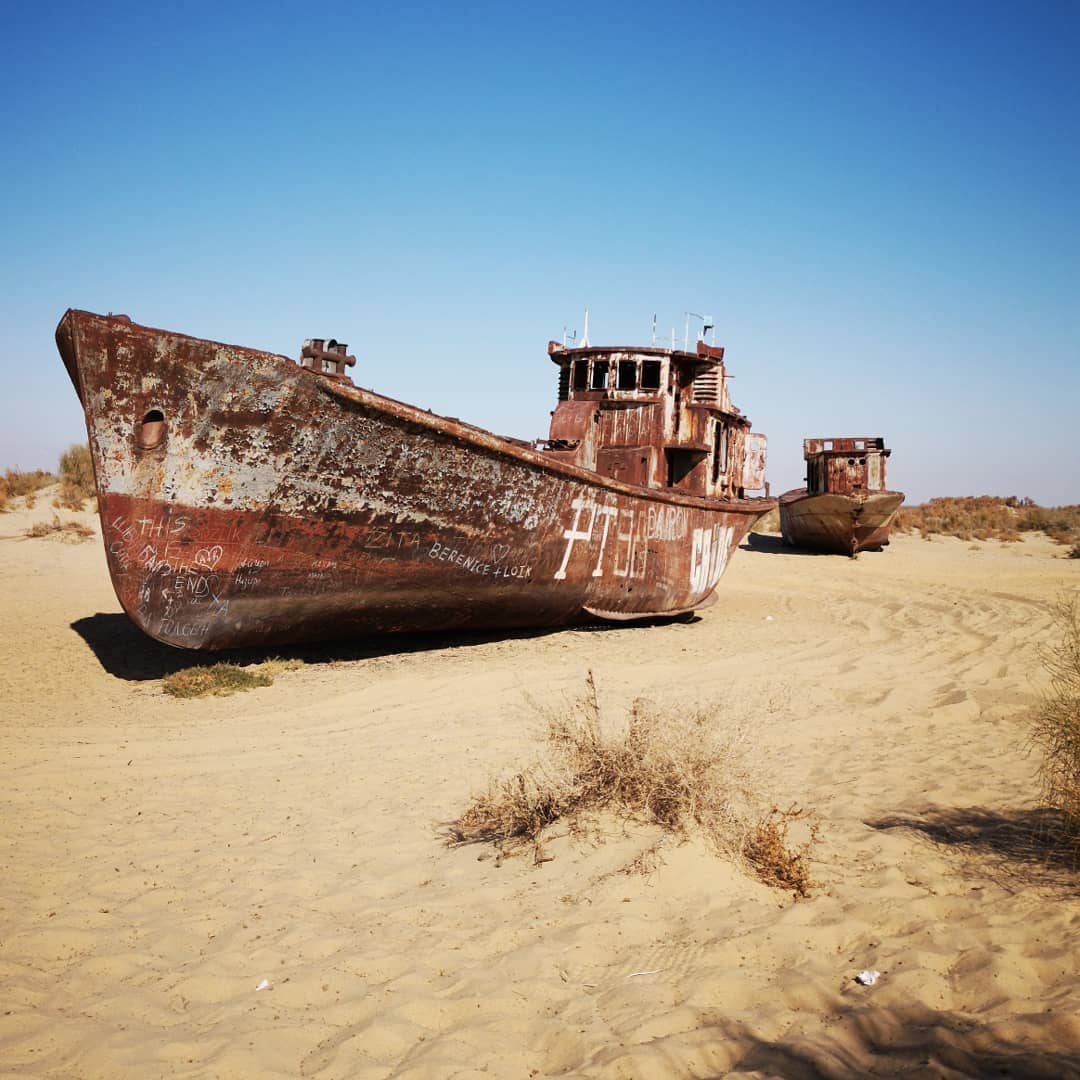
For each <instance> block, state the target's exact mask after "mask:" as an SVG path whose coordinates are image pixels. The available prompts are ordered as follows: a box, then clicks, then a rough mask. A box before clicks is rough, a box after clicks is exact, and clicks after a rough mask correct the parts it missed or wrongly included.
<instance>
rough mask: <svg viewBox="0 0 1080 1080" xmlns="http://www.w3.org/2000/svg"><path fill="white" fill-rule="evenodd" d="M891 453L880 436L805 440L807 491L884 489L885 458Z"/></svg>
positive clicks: (856, 492) (839, 492) (846, 492)
mask: <svg viewBox="0 0 1080 1080" xmlns="http://www.w3.org/2000/svg"><path fill="white" fill-rule="evenodd" d="M891 453H892V451H891V450H887V449H886V448H885V440H884V439H881V438H872V439H869V438H862V439H855V438H852V439H804V440H803V457H804V458H806V491H807V494H808V495H823V494H825V493H826V492H829V493H831V494H834V495H861V494H865V493H866V492H870V491H885V490H886V484H885V459H886V458H887V457H888V456H889V455H890V454H891Z"/></svg>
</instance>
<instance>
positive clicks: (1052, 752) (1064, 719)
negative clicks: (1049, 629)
mask: <svg viewBox="0 0 1080 1080" xmlns="http://www.w3.org/2000/svg"><path fill="white" fill-rule="evenodd" d="M1054 621H1055V624H1056V626H1057V628H1058V631H1059V633H1060V638H1059V639H1058V641H1057V642H1056V643H1055V644H1054V645H1052V646H1050V647H1049V648H1048V649H1046V650H1045V651H1044V653H1043V657H1042V661H1043V666H1044V667H1045V668H1046V671H1047V673H1048V674H1049V676H1050V685H1049V688H1048V689H1047V690H1046V692H1045V693H1044V694H1043V697H1042V700H1041V701H1040V702H1039V704H1038V705H1037V706H1036V708H1035V711H1034V714H1033V718H1032V738H1033V740H1034V742H1035V745H1036V746H1037V747H1038V749H1039V750H1040V751H1041V752H1042V763H1041V765H1040V767H1039V780H1040V781H1041V783H1042V793H1043V800H1044V801H1045V803H1046V805H1048V806H1049V807H1051V808H1052V809H1054V810H1058V811H1060V813H1061V814H1062V815H1063V817H1064V819H1065V823H1066V832H1067V840H1068V843H1069V844H1070V845H1072V846H1074V847H1076V848H1078V849H1080V598H1078V597H1077V595H1076V594H1070V595H1066V596H1063V597H1062V598H1061V599H1060V600H1059V601H1058V603H1057V605H1056V606H1055V609H1054Z"/></svg>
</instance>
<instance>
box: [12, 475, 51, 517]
mask: <svg viewBox="0 0 1080 1080" xmlns="http://www.w3.org/2000/svg"><path fill="white" fill-rule="evenodd" d="M55 483H56V477H55V476H53V474H52V473H50V472H46V471H45V470H44V469H34V470H33V471H31V472H22V471H21V470H19V469H8V470H7V471H6V472H5V473H4V474H3V475H2V476H0V510H6V509H7V507H8V503H9V502H10V501H11V500H12V499H15V498H18V497H19V496H20V495H21V496H22V497H23V498H24V499H25V500H26V505H27V507H31V508H32V507H33V505H34V493H35V492H37V491H40V490H41V489H42V488H43V487H48V486H49V485H50V484H55Z"/></svg>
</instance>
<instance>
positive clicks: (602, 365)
mask: <svg viewBox="0 0 1080 1080" xmlns="http://www.w3.org/2000/svg"><path fill="white" fill-rule="evenodd" d="M607 383H608V364H607V361H606V360H602V361H601V360H594V361H593V366H592V383H591V388H592V389H593V390H606V389H607Z"/></svg>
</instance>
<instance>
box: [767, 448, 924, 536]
mask: <svg viewBox="0 0 1080 1080" xmlns="http://www.w3.org/2000/svg"><path fill="white" fill-rule="evenodd" d="M891 453H892V451H891V450H889V449H886V447H885V440H884V439H882V438H850V439H804V440H803V457H804V458H806V487H803V488H795V489H794V490H793V491H787V492H785V493H784V494H783V495H781V496H780V531H781V533H782V534H783V537H784V543H785V544H789V545H790V546H792V547H800V548H809V549H810V550H811V551H826V552H830V553H833V554H837V555H851V556H855V555H858V553H859V552H860V551H880V550H881V548H883V547H884V546H885V545H886V544H888V542H889V527H890V526H891V524H892V520H893V518H894V517H895V516H896V511H897V510H899V509H900V504H901V503H902V502H903V501H904V494H903V492H901V491H889V490H888V488H887V487H886V484H885V459H886V458H887V457H888V456H889V455H890V454H891Z"/></svg>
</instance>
